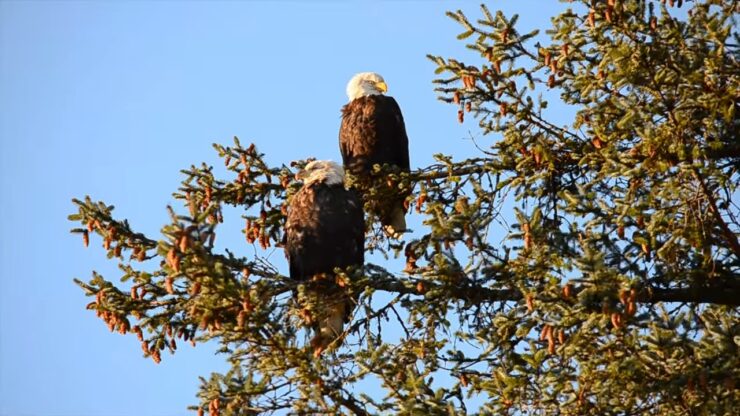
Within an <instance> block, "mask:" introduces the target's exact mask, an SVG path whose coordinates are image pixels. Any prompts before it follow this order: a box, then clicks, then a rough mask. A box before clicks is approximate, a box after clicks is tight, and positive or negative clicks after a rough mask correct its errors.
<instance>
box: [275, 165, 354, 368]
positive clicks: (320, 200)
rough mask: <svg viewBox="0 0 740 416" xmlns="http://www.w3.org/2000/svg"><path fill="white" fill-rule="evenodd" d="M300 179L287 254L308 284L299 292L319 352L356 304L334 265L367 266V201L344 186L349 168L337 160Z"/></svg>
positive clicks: (294, 273) (294, 272)
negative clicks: (363, 209)
mask: <svg viewBox="0 0 740 416" xmlns="http://www.w3.org/2000/svg"><path fill="white" fill-rule="evenodd" d="M296 178H297V179H299V180H303V186H302V187H301V189H300V190H299V191H298V192H297V193H296V194H295V195H294V196H293V197H292V198H291V200H290V203H289V206H288V219H287V222H286V225H285V254H286V256H287V257H288V264H289V268H290V277H291V279H294V280H297V281H301V282H305V288H306V289H305V291H303V292H302V293H298V292H296V296H298V303H299V305H301V307H302V308H303V309H302V316H303V318H304V320H305V321H306V323H307V324H308V325H309V326H311V327H312V328H313V330H314V332H315V336H314V337H313V339H312V341H311V344H312V346H313V347H314V354H315V355H319V354H321V352H322V351H324V350H325V349H326V348H327V347H328V346H329V345H330V344H332V343H333V342H334V341H335V340H337V339H338V338H339V337H340V336H341V334H342V332H343V327H344V323H345V322H346V321H347V320H348V319H349V316H350V315H351V312H352V310H353V308H354V303H355V300H354V299H352V298H351V297H350V295H349V294H348V293H347V291H346V290H345V289H344V288H343V287H340V285H338V284H337V283H336V281H335V280H336V279H335V273H334V268H337V267H338V268H341V269H345V268H347V267H362V265H363V263H364V261H365V257H364V249H365V221H364V217H363V212H362V202H361V201H360V198H359V196H358V195H357V193H356V192H355V191H354V190H348V189H346V188H345V187H344V169H342V167H341V166H339V165H338V164H337V163H334V162H332V161H318V160H317V161H313V162H310V163H308V164H307V165H306V167H305V168H304V169H303V170H302V171H301V172H299V173H298V174H297V175H296Z"/></svg>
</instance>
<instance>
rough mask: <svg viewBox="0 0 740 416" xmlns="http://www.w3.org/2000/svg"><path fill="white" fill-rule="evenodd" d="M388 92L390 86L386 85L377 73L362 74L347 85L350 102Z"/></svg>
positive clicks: (354, 77)
mask: <svg viewBox="0 0 740 416" xmlns="http://www.w3.org/2000/svg"><path fill="white" fill-rule="evenodd" d="M386 91H388V85H386V84H385V80H384V79H383V77H381V76H380V75H378V74H376V73H375V72H360V73H359V74H357V75H355V76H353V77H352V79H351V80H349V83H348V84H347V97H349V100H350V101H352V100H354V99H355V98H360V97H366V96H368V95H380V94H383V93H385V92H386Z"/></svg>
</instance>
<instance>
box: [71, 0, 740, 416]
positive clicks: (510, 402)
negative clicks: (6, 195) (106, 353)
mask: <svg viewBox="0 0 740 416" xmlns="http://www.w3.org/2000/svg"><path fill="white" fill-rule="evenodd" d="M576 3H577V4H574V8H573V9H572V10H567V11H565V12H564V13H562V14H560V15H559V16H556V17H554V18H553V27H552V28H550V29H549V30H547V31H546V33H547V35H549V39H548V40H547V41H546V42H547V43H545V41H543V40H542V38H538V36H539V34H538V32H536V31H535V32H530V33H520V31H519V30H518V29H517V18H516V16H514V17H512V18H507V17H506V16H504V15H503V14H502V13H500V12H498V13H491V12H490V11H489V10H488V9H487V8H486V7H482V9H481V14H482V17H481V18H480V19H479V20H476V21H471V20H470V19H469V18H468V17H466V15H464V14H463V13H462V12H461V11H458V12H455V13H449V16H450V17H451V18H453V19H455V20H456V21H457V22H459V23H460V25H461V27H462V33H461V34H460V35H459V36H458V38H459V39H461V40H465V41H466V42H470V43H469V44H468V45H466V46H467V48H468V49H470V50H471V51H473V52H474V53H476V54H477V55H478V56H479V57H478V58H476V59H475V62H473V63H472V64H471V63H467V64H466V63H463V62H461V61H459V60H456V59H453V58H444V57H438V56H430V59H431V60H432V61H433V62H434V63H435V64H436V65H437V68H436V70H435V72H436V73H437V74H439V76H440V77H441V78H440V79H438V80H436V83H437V91H438V92H439V97H440V99H441V100H443V101H445V102H449V103H454V104H456V105H458V106H459V110H458V118H459V119H460V120H462V119H463V118H464V117H465V114H466V113H469V114H472V115H473V116H474V117H475V118H476V119H477V120H478V122H479V125H480V128H481V129H482V131H483V132H484V133H485V134H487V136H484V138H486V139H487V140H488V142H487V143H485V146H486V147H483V148H482V150H481V153H482V154H481V156H480V157H478V158H473V159H468V160H462V161H455V160H454V159H453V158H452V157H451V156H447V155H437V156H436V158H437V163H435V164H433V165H431V166H428V167H425V168H422V169H419V170H415V171H412V172H411V173H410V174H399V173H391V174H390V175H384V172H387V171H382V170H381V171H379V172H377V174H378V175H380V176H381V177H383V178H388V180H383V181H379V182H378V183H377V184H376V186H373V187H369V188H368V189H369V191H370V197H369V200H370V201H369V202H368V204H372V203H373V202H372V201H378V200H382V199H383V198H387V196H388V195H389V193H391V192H395V191H394V190H395V189H398V188H401V189H411V190H412V195H411V196H410V197H409V200H408V202H409V205H410V207H411V208H412V209H414V210H416V211H417V212H418V213H419V214H420V215H422V216H423V217H424V229H423V230H422V233H421V234H420V236H419V237H418V238H417V239H415V240H413V241H409V242H408V243H407V244H405V246H403V245H399V244H398V243H397V242H393V241H387V240H386V239H385V237H384V235H383V234H382V233H381V232H379V230H378V226H377V223H376V222H375V221H373V219H372V218H368V222H369V224H370V225H371V226H372V232H370V233H369V234H368V239H367V249H368V250H373V251H381V252H384V253H386V254H387V255H389V256H391V255H392V256H402V257H405V260H406V267H405V269H404V270H387V268H385V267H383V266H382V265H375V264H366V265H365V268H364V270H359V271H348V272H347V273H348V275H346V278H345V279H344V280H343V281H344V282H345V283H346V284H347V287H348V290H350V291H353V292H354V293H355V294H358V295H359V297H358V306H357V308H356V311H355V313H354V316H353V319H352V322H351V323H350V324H349V325H348V328H347V330H346V338H345V339H344V342H343V343H342V345H341V346H338V347H337V348H336V349H335V350H334V351H331V352H328V353H325V354H323V355H321V356H319V357H314V355H313V354H312V349H311V347H310V345H307V340H308V339H309V336H307V334H306V330H305V328H303V326H302V324H301V320H300V318H299V313H300V311H298V310H297V307H296V305H295V304H294V303H293V302H292V301H291V298H292V292H293V291H297V292H300V291H301V290H302V287H301V285H297V284H296V283H295V282H292V281H291V280H290V279H289V278H287V277H286V276H282V275H281V274H280V273H279V271H278V270H277V269H276V268H275V266H273V265H272V264H270V263H269V261H268V260H267V258H266V257H265V256H264V255H263V254H264V253H265V251H264V250H266V249H267V248H268V247H270V246H279V245H280V242H281V241H282V236H283V234H282V233H283V231H282V229H283V223H284V216H285V203H286V200H287V199H288V198H289V197H290V195H292V194H293V193H294V192H295V191H296V189H297V187H298V186H299V185H298V184H296V183H294V182H293V174H294V169H293V167H290V166H281V167H270V166H267V165H266V164H265V163H264V161H263V155H262V154H260V153H259V152H258V151H257V150H256V149H255V147H254V146H253V145H252V146H249V147H247V148H244V147H242V146H241V144H240V143H239V142H238V141H235V144H234V145H233V146H230V147H224V146H218V145H216V146H215V147H216V150H217V151H218V153H219V155H220V156H221V157H222V158H224V162H225V165H226V167H227V169H228V171H229V172H230V173H229V175H230V176H231V177H230V178H228V179H219V178H216V177H215V176H214V174H213V169H212V168H211V167H209V166H207V165H203V166H201V167H195V166H193V167H192V168H191V169H189V170H186V171H183V173H184V174H185V176H186V178H185V180H184V181H183V185H182V187H181V188H180V189H179V191H178V192H177V193H176V194H175V197H176V198H178V199H180V200H182V201H183V205H184V206H185V207H186V208H185V210H186V211H187V214H185V215H182V214H177V213H176V211H175V210H173V209H171V210H170V211H171V217H172V221H171V223H170V224H168V225H166V226H165V227H163V229H162V238H161V239H159V240H154V239H150V238H148V237H146V236H144V235H142V234H140V233H137V232H135V231H133V230H132V228H131V227H130V226H129V224H128V222H126V221H118V220H116V219H114V218H113V216H112V210H113V207H110V206H107V205H105V204H103V203H97V202H93V201H92V200H90V199H89V198H87V199H86V200H84V201H79V200H75V201H74V202H75V203H76V204H77V206H78V209H79V211H78V213H77V214H74V215H72V216H70V220H73V221H79V222H80V223H81V224H82V226H83V227H84V228H77V229H74V230H73V232H76V233H80V234H82V236H83V240H84V241H85V244H86V245H87V243H88V242H89V239H90V234H93V233H94V234H97V235H99V236H100V238H102V239H103V246H104V248H105V250H106V252H107V254H108V257H109V258H115V259H117V260H118V261H119V262H120V268H121V271H122V276H121V278H120V280H121V281H122V282H124V284H123V285H120V286H119V285H115V284H113V283H112V282H110V281H108V280H106V279H104V278H103V277H102V276H100V275H98V274H96V273H94V275H93V279H92V280H91V281H90V282H88V283H84V282H81V281H77V283H78V284H79V285H80V286H82V287H83V288H84V289H85V290H86V291H87V293H88V294H89V295H91V296H94V297H95V301H93V302H91V303H90V304H89V305H88V308H89V309H93V310H95V311H96V312H97V314H98V316H99V317H101V318H102V319H103V320H104V321H105V322H106V323H107V324H108V326H109V327H110V328H111V330H118V331H119V332H121V333H124V334H125V333H128V332H132V333H134V334H135V335H136V336H138V337H139V339H140V340H141V341H142V349H143V351H144V353H145V355H146V356H150V357H151V358H152V359H153V360H154V361H156V362H158V361H159V360H161V358H162V357H161V355H160V354H161V353H160V352H161V351H162V350H164V349H169V350H170V351H171V352H174V351H175V350H176V348H177V342H181V341H189V342H192V343H197V342H202V341H207V340H215V341H217V342H219V343H220V344H221V345H222V350H223V352H226V353H228V354H229V361H230V363H231V365H232V369H231V370H230V371H229V372H228V373H227V374H224V375H220V374H214V375H212V376H211V378H210V379H208V380H206V379H203V384H202V388H201V391H200V392H199V393H198V397H199V398H200V403H199V404H198V405H197V406H195V407H194V409H199V411H200V412H204V411H206V410H208V411H209V413H210V414H212V415H217V414H224V415H246V414H257V413H270V412H280V411H286V412H287V411H290V412H295V413H299V414H304V413H329V414H331V413H353V414H375V413H394V414H445V415H446V414H464V413H473V412H479V413H482V414H692V415H693V414H707V415H708V414H713V415H714V414H717V415H721V414H727V415H730V414H734V413H735V411H736V409H737V403H739V402H740V393H738V390H737V389H736V387H735V383H736V381H737V379H738V377H739V376H740V374H739V373H738V368H740V358H738V357H740V354H739V353H738V347H739V343H738V340H739V339H740V321H739V320H738V312H737V306H738V305H740V282H738V275H739V273H738V272H739V271H740V245H739V244H738V237H737V235H738V232H739V231H740V223H738V220H737V216H738V211H739V210H740V209H739V207H738V206H737V205H736V203H735V202H734V201H733V197H734V196H735V195H737V193H738V189H737V186H738V184H739V183H740V175H739V172H738V170H739V169H740V142H738V141H737V138H736V136H737V131H738V119H737V110H738V109H737V106H738V104H737V100H738V91H739V90H740V89H739V88H738V87H739V85H738V84H739V83H740V81H739V80H740V76H739V75H738V74H740V67H739V65H738V63H737V59H738V57H739V55H740V53H738V40H739V39H738V36H737V33H735V32H733V28H735V27H736V26H735V25H736V22H735V20H734V19H735V17H736V15H737V12H738V10H737V5H736V4H735V2H732V1H718V0H714V1H711V0H706V1H704V0H697V1H693V2H687V4H685V5H684V4H682V2H681V1H678V2H673V1H669V2H668V4H665V3H666V2H654V1H638V0H608V1H582V2H576ZM676 6H678V7H681V6H684V8H683V9H681V11H679V10H678V8H677V7H676ZM686 9H688V11H683V10H686ZM678 16H684V17H678ZM536 39H540V40H539V42H538V43H536V44H534V45H533V44H532V43H533V42H534V41H535V40H536ZM558 95H559V97H560V99H561V100H562V101H563V102H564V103H566V104H567V105H569V106H570V108H572V110H573V111H572V113H573V114H574V116H573V120H572V121H571V122H570V123H568V124H567V125H562V123H556V122H554V121H553V118H552V116H551V115H549V113H548V111H549V110H548V108H547V101H546V100H545V98H544V96H548V97H557V96H558ZM297 163H298V165H299V166H300V165H301V164H303V163H304V162H302V161H301V162H297ZM504 202H506V204H507V205H506V206H507V207H513V212H512V213H511V215H509V213H508V212H506V210H508V208H506V210H505V209H504ZM225 205H233V206H235V207H237V208H238V209H239V210H242V212H243V215H244V219H245V222H246V225H245V227H244V232H245V238H246V240H247V244H251V245H254V246H255V250H254V252H255V254H254V255H252V256H249V257H238V256H235V255H234V254H233V253H232V252H230V251H228V250H227V251H226V252H225V253H218V252H216V250H214V248H213V246H214V239H215V236H216V232H217V230H218V227H219V225H220V224H221V223H222V221H223V213H222V208H223V207H224V206H225ZM507 221H511V224H510V225H507V224H508V222H507ZM501 228H504V230H505V234H506V239H505V241H503V242H501V241H497V240H494V239H493V238H492V237H491V231H492V230H498V229H501ZM123 287H127V289H123ZM363 383H365V384H363ZM367 383H375V384H377V385H379V386H382V388H383V389H384V390H385V396H384V397H370V396H369V395H367V394H362V393H360V392H361V391H362V387H361V386H363V385H367Z"/></svg>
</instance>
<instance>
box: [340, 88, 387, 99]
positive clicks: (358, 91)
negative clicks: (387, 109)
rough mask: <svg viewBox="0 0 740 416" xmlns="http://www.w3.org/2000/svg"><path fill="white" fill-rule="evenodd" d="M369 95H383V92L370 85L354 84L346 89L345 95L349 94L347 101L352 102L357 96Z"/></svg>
mask: <svg viewBox="0 0 740 416" xmlns="http://www.w3.org/2000/svg"><path fill="white" fill-rule="evenodd" d="M370 95H383V93H382V92H381V91H379V90H377V89H375V88H373V87H372V86H370V85H365V84H356V85H353V86H352V87H351V88H349V89H347V96H349V102H352V101H354V100H356V99H358V98H362V97H368V96H370Z"/></svg>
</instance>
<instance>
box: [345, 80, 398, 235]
mask: <svg viewBox="0 0 740 416" xmlns="http://www.w3.org/2000/svg"><path fill="white" fill-rule="evenodd" d="M386 91H388V86H387V85H386V83H385V80H383V77H381V76H380V75H378V74H376V73H373V72H362V73H359V74H357V75H355V76H354V77H352V79H351V80H350V81H349V83H348V84H347V96H348V97H349V103H347V104H346V105H345V106H344V107H343V108H342V125H341V127H340V129H339V148H340V151H341V153H342V161H343V162H344V168H345V169H346V170H347V171H349V172H350V173H352V175H354V176H357V177H359V178H363V177H365V178H367V176H368V174H369V173H370V172H371V171H372V169H373V165H375V164H379V165H381V166H382V165H383V164H386V163H387V164H389V165H391V166H395V167H396V168H398V169H399V170H400V171H402V172H408V171H409V168H410V166H409V139H408V137H407V136H406V126H405V124H404V122H403V115H402V114H401V108H400V107H399V106H398V103H396V100H394V99H393V97H389V96H386V95H383V94H384V93H385V92H386ZM407 195H408V194H407V193H401V192H399V193H397V195H395V196H394V197H392V198H390V199H389V200H386V201H382V202H380V203H377V204H372V206H373V208H372V209H373V211H375V213H376V214H377V215H378V216H379V217H380V222H381V224H382V225H383V229H384V230H385V232H386V234H388V235H389V236H392V237H394V238H398V237H399V236H400V234H401V233H402V232H404V231H405V230H406V219H405V218H404V217H405V215H406V210H405V209H404V200H405V199H406V196H407Z"/></svg>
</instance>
